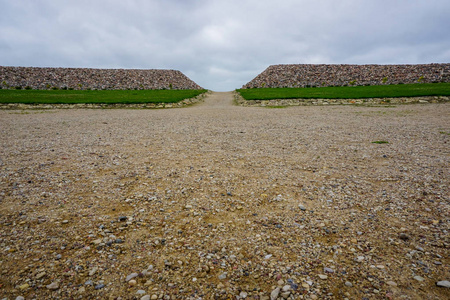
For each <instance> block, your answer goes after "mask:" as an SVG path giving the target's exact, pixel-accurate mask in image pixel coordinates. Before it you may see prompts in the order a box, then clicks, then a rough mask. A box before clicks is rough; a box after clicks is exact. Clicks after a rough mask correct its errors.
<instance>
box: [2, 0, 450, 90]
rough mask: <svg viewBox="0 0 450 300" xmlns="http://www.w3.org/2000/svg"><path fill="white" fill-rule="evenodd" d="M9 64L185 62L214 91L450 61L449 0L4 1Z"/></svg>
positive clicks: (183, 66)
mask: <svg viewBox="0 0 450 300" xmlns="http://www.w3.org/2000/svg"><path fill="white" fill-rule="evenodd" d="M0 9H1V11H2V18H1V19H0V65H14V66H61V67H101V68H170V69H178V70H180V71H182V72H184V73H185V74H186V75H188V76H189V77H190V78H191V79H193V80H194V81H196V82H197V83H198V84H200V85H202V86H204V87H206V88H210V89H213V90H232V89H234V88H239V87H240V86H242V85H243V84H245V83H246V82H248V81H249V80H251V79H252V78H253V77H255V76H256V75H257V74H258V73H259V72H261V71H263V70H264V69H265V68H266V67H267V66H268V65H270V64H279V63H360V64H364V63H379V64H383V63H429V62H449V61H450V52H449V50H448V49H450V32H449V31H448V28H450V21H449V18H448V16H447V15H446V12H448V11H450V4H449V3H448V1H445V0H439V1H438V0H431V1H426V2H425V1H420V0H409V1H407V0H399V1H386V0H377V1H359V0H342V1H333V0H318V1H294V0H284V1H256V0H250V1H243V0H240V1H239V0H230V1H218V0H197V1H196V0H165V1H162V0H161V1H156V0H152V1H143V0H142V1H138V0H134V1H117V0H109V1H105V0H97V1H85V0H81V1H80V0H78V1H57V2H55V1H50V0H46V1H24V0H16V1H7V0H0Z"/></svg>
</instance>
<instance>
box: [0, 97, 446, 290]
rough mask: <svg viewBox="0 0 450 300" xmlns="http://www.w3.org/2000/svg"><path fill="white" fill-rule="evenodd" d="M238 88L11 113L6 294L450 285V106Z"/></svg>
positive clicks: (5, 125)
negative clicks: (266, 94)
mask: <svg viewBox="0 0 450 300" xmlns="http://www.w3.org/2000/svg"><path fill="white" fill-rule="evenodd" d="M232 102H233V95H232V93H212V94H210V95H209V96H208V97H207V98H206V99H205V101H204V102H203V103H200V104H197V105H195V106H191V107H186V108H179V109H165V110H143V109H112V110H102V109H77V110H64V109H51V110H23V111H21V110H1V111H0V129H1V130H0V140H1V143H0V150H1V152H0V155H1V156H0V204H1V205H0V236H1V240H0V263H1V264H0V265H1V269H0V299H230V298H233V299H346V298H347V299H386V298H387V299H448V298H450V288H449V280H450V272H449V264H450V258H449V245H450V244H449V243H450V241H449V212H450V210H449V205H450V201H449V190H448V187H449V168H448V165H449V164H448V162H449V146H448V143H449V135H450V128H449V124H450V104H449V103H440V104H415V105H399V106H395V107H393V106H390V107H358V106H304V107H289V108H285V109H270V108H261V107H240V106H233V105H232ZM376 141H383V142H386V143H374V142H376Z"/></svg>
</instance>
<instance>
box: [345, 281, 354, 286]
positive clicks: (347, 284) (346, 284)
mask: <svg viewBox="0 0 450 300" xmlns="http://www.w3.org/2000/svg"><path fill="white" fill-rule="evenodd" d="M345 286H348V287H352V286H353V284H352V283H351V282H350V281H346V282H345Z"/></svg>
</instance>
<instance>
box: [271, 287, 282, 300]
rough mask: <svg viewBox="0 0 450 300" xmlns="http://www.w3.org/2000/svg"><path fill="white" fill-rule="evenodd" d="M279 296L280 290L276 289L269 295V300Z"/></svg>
mask: <svg viewBox="0 0 450 300" xmlns="http://www.w3.org/2000/svg"><path fill="white" fill-rule="evenodd" d="M279 294H280V288H279V287H277V288H276V289H274V290H273V291H272V292H271V293H270V300H276V299H277V298H278V295H279Z"/></svg>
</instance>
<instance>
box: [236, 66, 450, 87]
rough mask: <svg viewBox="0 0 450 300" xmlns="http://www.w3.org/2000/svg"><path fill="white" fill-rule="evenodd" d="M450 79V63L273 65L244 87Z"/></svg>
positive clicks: (343, 84)
mask: <svg viewBox="0 0 450 300" xmlns="http://www.w3.org/2000/svg"><path fill="white" fill-rule="evenodd" d="M419 82H421V83H432V82H450V64H422V65H306V64H303V65H272V66H269V67H268V68H267V69H266V70H265V71H263V72H262V73H261V74H259V75H258V76H256V77H255V78H254V79H253V80H252V81H250V82H249V83H247V84H245V85H244V86H243V87H242V88H244V89H249V88H281V87H313V86H314V87H319V86H346V85H383V84H401V83H405V84H406V83H419Z"/></svg>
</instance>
